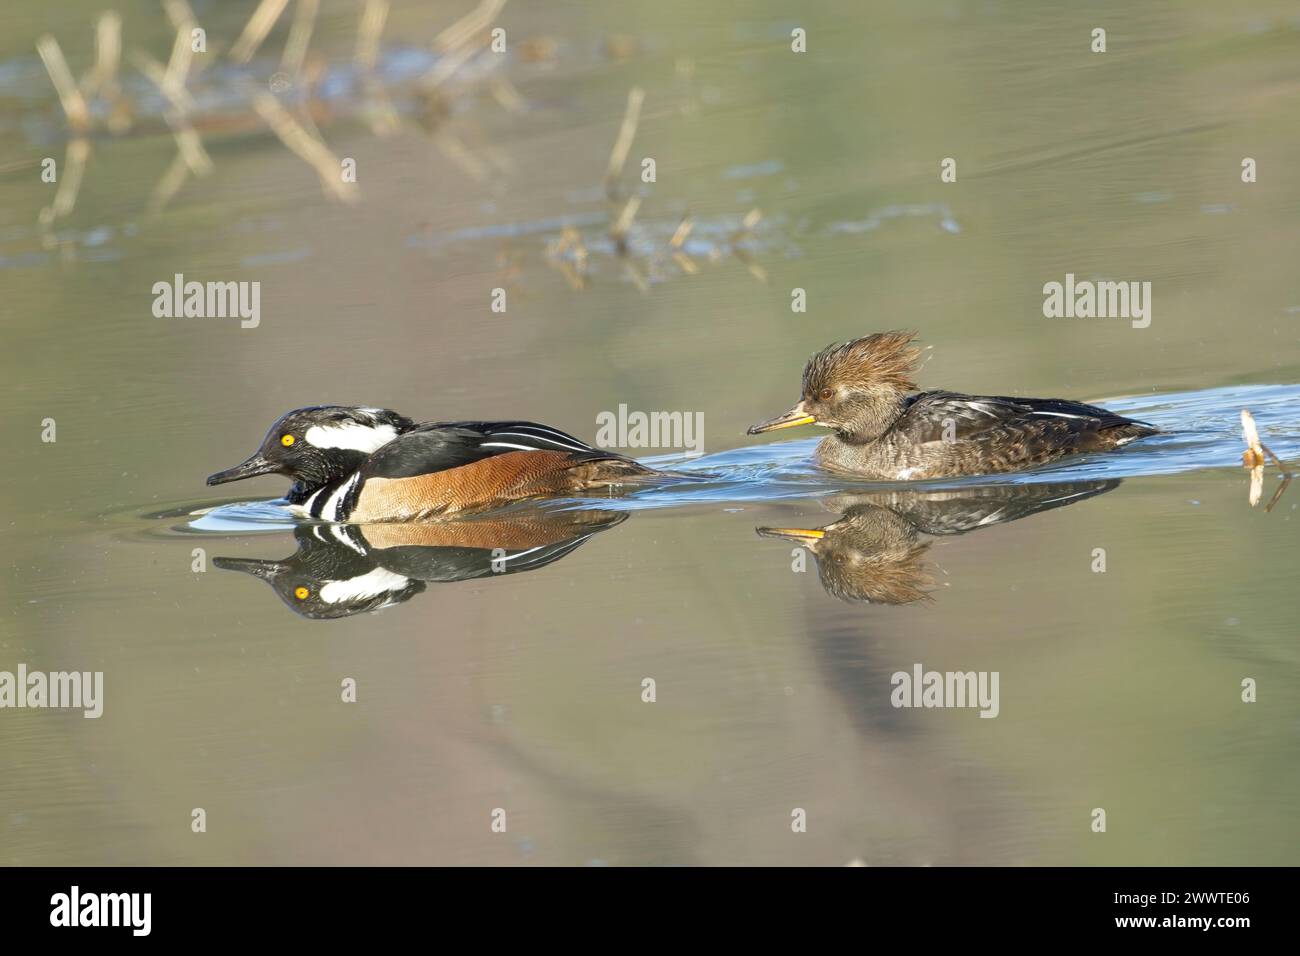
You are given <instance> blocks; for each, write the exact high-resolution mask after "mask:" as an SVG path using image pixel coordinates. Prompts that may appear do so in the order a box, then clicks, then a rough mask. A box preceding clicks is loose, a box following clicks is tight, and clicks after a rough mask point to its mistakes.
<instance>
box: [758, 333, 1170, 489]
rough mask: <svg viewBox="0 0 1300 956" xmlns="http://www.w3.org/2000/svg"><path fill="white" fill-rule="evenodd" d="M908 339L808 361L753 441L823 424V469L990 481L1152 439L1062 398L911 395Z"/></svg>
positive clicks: (1126, 422) (1133, 424)
mask: <svg viewBox="0 0 1300 956" xmlns="http://www.w3.org/2000/svg"><path fill="white" fill-rule="evenodd" d="M915 335H916V333H914V332H880V333H876V334H875V335H868V336H865V337H863V338H860V339H855V340H854V341H852V342H847V343H845V344H843V345H833V346H831V347H829V348H827V349H825V350H824V351H822V352H820V353H818V354H817V355H815V356H813V357H812V359H810V360H809V362H808V364H807V366H806V367H805V368H804V374H803V397H802V398H801V400H800V401H799V402H798V403H797V404H796V405H795V406H794V407H793V408H791V409H790V411H788V412H786V413H785V414H784V415H780V416H778V417H777V418H774V419H772V420H770V421H767V422H764V423H762V424H761V425H755V426H754V427H752V428H750V429H749V433H750V434H751V435H756V434H759V433H761V432H766V431H772V430H774V429H777V428H790V427H793V426H795V425H822V426H825V427H827V428H832V429H834V430H835V433H834V434H833V435H831V436H830V437H829V438H827V439H825V440H824V441H823V442H822V443H821V444H820V445H819V446H818V447H817V462H818V464H820V465H821V466H822V467H824V468H827V469H828V470H831V471H835V472H840V473H843V474H850V475H856V476H859V477H863V478H874V479H879V480H885V481H908V480H920V479H925V478H948V477H956V476H960V475H987V474H995V473H999V472H1007V471H1017V470H1019V469H1022V468H1029V467H1033V466H1034V465H1042V464H1046V463H1048V462H1051V461H1055V460H1056V459H1058V458H1063V457H1065V456H1067V455H1075V454H1080V453H1083V452H1096V451H1108V450H1110V449H1112V448H1118V447H1119V446H1121V445H1125V444H1127V443H1129V442H1131V441H1135V440H1136V439H1139V438H1144V437H1146V436H1147V435H1153V434H1155V433H1156V431H1157V429H1155V428H1153V427H1152V426H1150V425H1148V424H1146V423H1145V422H1138V421H1134V420H1132V419H1129V418H1124V417H1123V416H1121V415H1116V414H1115V413H1113V412H1109V411H1107V410H1106V409H1104V408H1098V407H1097V406H1095V405H1085V404H1083V403H1081V402H1072V401H1068V400H1065V399H1058V398H1011V397H1006V396H991V395H963V394H961V393H958V392H947V391H926V392H919V393H918V392H916V391H915V390H916V387H917V386H916V384H915V383H914V382H913V381H912V380H911V375H912V373H913V372H914V370H915V368H916V365H917V362H918V360H919V359H920V356H921V352H920V350H919V349H917V348H916V347H914V346H913V345H911V341H912V339H913V338H915Z"/></svg>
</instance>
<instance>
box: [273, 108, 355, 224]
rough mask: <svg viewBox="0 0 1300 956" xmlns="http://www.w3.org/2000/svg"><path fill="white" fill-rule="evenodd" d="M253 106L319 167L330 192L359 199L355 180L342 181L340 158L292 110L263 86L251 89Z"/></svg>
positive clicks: (349, 199) (285, 140) (306, 159)
mask: <svg viewBox="0 0 1300 956" xmlns="http://www.w3.org/2000/svg"><path fill="white" fill-rule="evenodd" d="M252 101H253V109H255V110H256V111H257V113H258V115H259V116H261V117H262V119H263V120H264V121H265V122H266V125H267V126H269V127H270V128H271V132H273V133H275V135H276V136H278V137H279V138H280V142H282V143H284V145H285V146H287V147H288V148H289V149H290V150H292V151H293V152H294V153H295V154H297V156H298V157H299V158H300V159H302V160H303V161H304V162H306V163H307V164H308V165H309V166H311V167H312V168H313V169H315V170H316V175H317V176H318V177H320V182H321V186H322V188H324V190H325V192H326V194H327V195H331V196H333V197H334V198H335V199H339V200H342V201H344V202H354V201H355V200H356V199H357V189H356V184H355V183H348V182H344V181H343V167H342V164H341V163H340V162H339V158H338V157H337V156H335V155H334V153H333V152H331V151H330V148H329V147H328V146H326V145H325V144H324V143H323V142H321V141H320V140H319V139H316V138H315V137H314V136H312V135H311V134H310V133H308V132H307V131H306V130H305V129H303V127H302V126H301V125H300V124H299V123H298V121H297V120H295V119H294V118H293V116H291V115H290V114H289V111H288V110H286V109H285V108H284V107H283V106H281V105H280V101H279V100H277V99H276V98H275V97H274V96H272V95H271V94H270V93H267V92H264V91H262V90H254V91H252Z"/></svg>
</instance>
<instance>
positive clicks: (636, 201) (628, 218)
mask: <svg viewBox="0 0 1300 956" xmlns="http://www.w3.org/2000/svg"><path fill="white" fill-rule="evenodd" d="M640 208H641V197H640V196H632V197H631V198H630V199H628V201H627V203H626V204H625V205H624V206H623V211H622V212H620V213H619V214H618V218H617V219H615V220H614V224H613V225H612V226H610V227H609V236H610V238H611V239H613V240H614V244H615V245H617V246H618V252H619V255H623V256H625V255H627V234H628V232H629V231H630V230H631V229H632V222H633V220H635V219H636V214H637V210H639V209H640Z"/></svg>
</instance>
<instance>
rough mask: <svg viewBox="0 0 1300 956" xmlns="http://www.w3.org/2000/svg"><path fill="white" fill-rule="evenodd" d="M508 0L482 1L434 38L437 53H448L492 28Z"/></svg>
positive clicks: (434, 47)
mask: <svg viewBox="0 0 1300 956" xmlns="http://www.w3.org/2000/svg"><path fill="white" fill-rule="evenodd" d="M505 5H506V0H482V2H481V3H480V4H479V5H478V6H477V7H475V8H474V9H473V10H471V11H470V12H469V13H467V14H465V16H463V17H461V18H460V19H459V20H457V21H456V22H455V23H453V24H452V25H451V26H449V27H447V29H445V30H443V31H442V32H441V33H439V34H438V35H437V36H436V37H434V38H433V49H434V52H435V53H447V52H450V51H451V50H455V49H457V48H459V47H461V46H464V45H465V44H467V43H469V42H470V41H472V40H473V39H474V38H475V37H477V36H478V35H479V34H480V33H483V32H484V31H485V30H487V28H488V27H490V26H492V21H493V20H495V19H496V18H497V15H498V14H499V13H500V12H501V10H502V9H503V8H504V7H505Z"/></svg>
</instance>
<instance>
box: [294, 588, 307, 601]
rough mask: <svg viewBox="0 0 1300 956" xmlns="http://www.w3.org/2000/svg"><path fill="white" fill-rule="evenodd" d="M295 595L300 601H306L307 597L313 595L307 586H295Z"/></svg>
mask: <svg viewBox="0 0 1300 956" xmlns="http://www.w3.org/2000/svg"><path fill="white" fill-rule="evenodd" d="M293 596H294V597H296V598H297V599H298V600H299V601H305V600H307V598H309V597H311V592H310V591H308V590H307V589H306V588H294V589H293Z"/></svg>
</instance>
